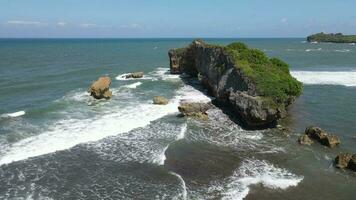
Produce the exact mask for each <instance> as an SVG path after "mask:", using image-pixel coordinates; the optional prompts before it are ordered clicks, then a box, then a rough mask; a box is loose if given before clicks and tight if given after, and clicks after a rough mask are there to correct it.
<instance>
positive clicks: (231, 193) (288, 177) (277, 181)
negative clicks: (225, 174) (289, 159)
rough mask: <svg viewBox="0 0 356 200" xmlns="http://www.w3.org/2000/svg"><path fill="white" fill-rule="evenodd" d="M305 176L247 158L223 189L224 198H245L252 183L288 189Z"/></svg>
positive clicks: (262, 161) (226, 199)
mask: <svg viewBox="0 0 356 200" xmlns="http://www.w3.org/2000/svg"><path fill="white" fill-rule="evenodd" d="M303 178H304V177H302V176H297V175H295V174H293V173H291V172H289V171H288V170H286V169H283V168H278V167H275V166H274V165H273V164H270V163H268V162H267V161H264V160H253V159H247V160H244V161H243V162H242V165H241V166H240V167H239V168H238V169H237V170H236V171H235V172H234V174H233V175H232V176H231V177H229V178H228V180H227V185H226V186H225V189H224V190H223V192H222V193H223V198H222V199H225V200H228V199H241V200H242V199H244V198H245V197H246V196H247V195H248V193H249V191H250V189H249V187H250V186H251V185H255V184H262V185H263V186H264V187H268V188H271V189H287V188H289V187H295V186H297V185H298V184H299V183H300V182H301V181H302V180H303Z"/></svg>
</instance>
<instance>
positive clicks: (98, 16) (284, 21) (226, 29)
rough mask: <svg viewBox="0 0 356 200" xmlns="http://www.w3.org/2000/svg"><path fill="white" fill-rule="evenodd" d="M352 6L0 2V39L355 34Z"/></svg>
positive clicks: (178, 0)
mask: <svg viewBox="0 0 356 200" xmlns="http://www.w3.org/2000/svg"><path fill="white" fill-rule="evenodd" d="M355 11H356V1H355V0H294V1H290V0H0V37H134V38H137V37H140V38H141V37H149V38H152V37H304V36H306V35H308V34H311V33H315V32H321V31H324V32H343V33H348V34H356V12H355Z"/></svg>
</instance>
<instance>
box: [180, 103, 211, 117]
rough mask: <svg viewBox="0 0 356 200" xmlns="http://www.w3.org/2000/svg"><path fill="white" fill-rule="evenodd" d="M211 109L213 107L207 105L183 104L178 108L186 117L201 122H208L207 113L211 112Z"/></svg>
mask: <svg viewBox="0 0 356 200" xmlns="http://www.w3.org/2000/svg"><path fill="white" fill-rule="evenodd" d="M210 107H211V106H210V105H209V104H207V103H197V102H192V103H181V105H180V106H178V110H179V112H180V113H182V115H184V116H188V117H194V118H197V119H200V120H207V119H209V118H208V114H207V113H206V111H207V110H209V108H210Z"/></svg>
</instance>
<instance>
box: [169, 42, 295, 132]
mask: <svg viewBox="0 0 356 200" xmlns="http://www.w3.org/2000/svg"><path fill="white" fill-rule="evenodd" d="M168 55H169V58H170V72H171V73H173V74H182V73H185V74H188V75H190V76H193V77H198V79H199V80H200V81H201V83H202V84H203V85H204V86H205V87H206V88H207V89H208V90H209V91H210V93H211V94H212V95H213V96H214V97H216V100H217V102H219V103H222V104H223V105H224V106H229V107H231V109H230V110H231V111H233V113H234V114H237V116H238V117H239V118H241V122H242V123H243V125H245V126H246V127H247V128H265V127H273V126H275V125H276V124H277V120H278V119H279V118H282V117H284V116H285V115H286V107H287V106H288V105H289V104H291V103H292V102H293V101H294V99H295V96H292V95H291V96H288V97H287V98H288V100H287V101H285V102H280V103H278V105H273V103H271V99H270V98H264V97H262V96H260V95H259V93H258V90H257V87H256V82H255V81H253V80H252V79H251V78H249V77H248V76H246V75H245V74H244V73H243V71H242V70H241V68H240V67H239V63H235V60H234V59H233V58H232V56H231V54H229V52H228V51H227V50H226V48H224V47H221V46H216V45H210V44H206V43H204V42H203V41H200V40H195V41H193V43H192V44H191V45H190V46H188V47H186V48H180V49H172V50H170V51H169V52H168Z"/></svg>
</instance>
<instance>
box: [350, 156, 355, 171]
mask: <svg viewBox="0 0 356 200" xmlns="http://www.w3.org/2000/svg"><path fill="white" fill-rule="evenodd" d="M348 167H349V169H351V170H353V171H356V154H354V155H353V156H352V157H351V160H350V162H349V166H348Z"/></svg>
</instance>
